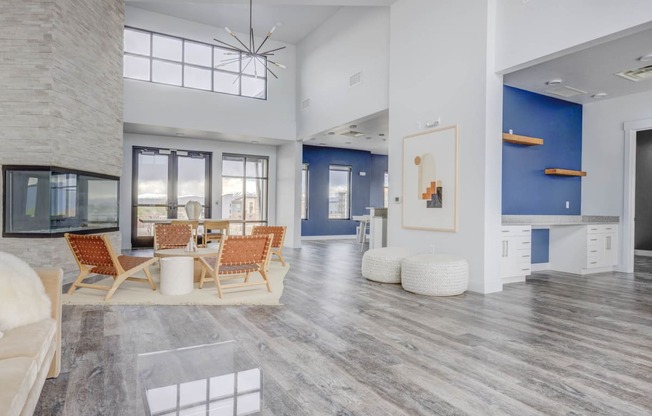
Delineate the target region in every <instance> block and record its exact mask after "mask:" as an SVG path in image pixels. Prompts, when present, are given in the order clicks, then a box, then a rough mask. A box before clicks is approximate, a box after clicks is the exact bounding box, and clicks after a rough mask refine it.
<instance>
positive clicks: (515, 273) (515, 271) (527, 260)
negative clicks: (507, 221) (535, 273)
mask: <svg viewBox="0 0 652 416" xmlns="http://www.w3.org/2000/svg"><path fill="white" fill-rule="evenodd" d="M500 243H501V244H500V249H501V257H500V277H501V278H502V279H503V283H514V282H524V281H525V276H527V275H529V274H530V273H531V271H532V263H531V260H532V227H531V226H529V225H504V226H503V227H502V228H501V241H500Z"/></svg>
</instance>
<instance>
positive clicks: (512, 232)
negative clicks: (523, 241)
mask: <svg viewBox="0 0 652 416" xmlns="http://www.w3.org/2000/svg"><path fill="white" fill-rule="evenodd" d="M500 234H501V236H502V237H529V236H530V234H532V227H530V226H529V225H507V226H503V227H502V229H501V230H500Z"/></svg>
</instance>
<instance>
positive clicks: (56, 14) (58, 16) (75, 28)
mask: <svg viewBox="0 0 652 416" xmlns="http://www.w3.org/2000/svg"><path fill="white" fill-rule="evenodd" d="M0 7H1V8H2V12H1V13H0V165H7V164H12V165H53V166H60V167H66V168H71V169H80V170H86V171H91V172H98V173H104V174H109V175H115V176H120V175H121V173H122V117H123V115H122V101H123V80H122V48H123V40H122V39H123V25H124V1H123V0H50V1H31V0H0ZM0 210H1V207H0ZM0 213H1V212H0ZM3 218H4V217H3V216H0V223H1V221H2V220H3ZM111 240H112V241H113V243H114V244H115V247H116V248H117V249H119V248H120V247H121V244H120V234H119V233H112V235H111ZM0 250H1V251H8V252H10V253H14V254H16V255H18V256H20V257H22V258H24V259H25V260H27V261H28V262H29V263H30V264H32V265H34V266H45V265H55V266H61V267H63V268H64V270H66V272H69V274H70V273H71V272H72V271H74V270H76V266H75V263H74V260H73V258H72V255H71V254H70V250H69V249H68V247H67V245H66V243H65V241H64V239H63V238H56V239H49V238H48V239H22V238H20V239H19V238H1V237H0Z"/></svg>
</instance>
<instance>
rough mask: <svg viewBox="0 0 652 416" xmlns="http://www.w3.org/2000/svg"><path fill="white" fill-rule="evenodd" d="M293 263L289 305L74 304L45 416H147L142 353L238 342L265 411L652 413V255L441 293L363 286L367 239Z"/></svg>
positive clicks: (306, 253)
mask: <svg viewBox="0 0 652 416" xmlns="http://www.w3.org/2000/svg"><path fill="white" fill-rule="evenodd" d="M285 252H286V253H287V256H286V258H287V259H288V261H289V262H290V263H291V268H290V272H289V273H288V275H287V277H286V280H285V292H284V294H283V297H282V298H281V302H282V303H283V304H284V306H278V307H262V306H228V307H205V306H115V307H109V306H97V307H89V306H65V307H64V313H63V371H62V373H61V375H60V376H59V378H57V379H54V380H48V381H47V382H46V384H45V387H44V389H43V393H42V395H41V399H40V401H39V405H38V408H37V411H36V414H37V415H48V416H52V415H141V414H143V413H144V410H143V404H142V398H141V397H140V392H139V390H138V388H137V381H136V380H137V375H136V355H137V354H139V353H143V352H150V351H157V350H164V349H171V348H179V347H185V346H191V345H197V344H204V343H211V342H218V341H225V340H232V339H233V340H236V341H237V342H238V344H239V345H240V346H241V348H242V349H243V350H244V351H245V352H246V353H247V354H248V355H249V356H251V357H252V358H253V359H254V360H256V361H257V362H258V364H259V365H260V366H261V369H262V371H263V375H264V382H265V386H266V387H265V397H264V401H263V414H266V415H267V414H269V415H374V416H375V415H436V414H440V415H583V414H584V415H650V414H652V259H650V260H647V259H638V258H637V262H636V267H637V272H636V273H635V274H620V273H602V274H597V275H592V276H585V277H581V276H576V275H571V274H564V273H541V272H540V273H534V274H533V276H532V277H531V278H529V279H528V280H527V282H526V283H517V284H512V285H508V286H505V290H504V291H503V292H501V293H496V294H492V295H487V296H481V295H477V294H472V293H468V294H465V295H462V296H456V297H449V298H430V297H424V296H418V295H414V294H410V293H408V292H404V291H403V290H402V289H401V287H400V285H383V284H378V283H373V282H369V281H366V280H365V279H363V278H362V277H361V275H360V260H361V253H360V252H359V250H358V249H357V246H355V245H354V243H353V241H345V240H342V241H314V242H306V243H304V247H303V249H302V250H286V251H285ZM227 296H228V294H227Z"/></svg>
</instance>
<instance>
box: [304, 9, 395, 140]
mask: <svg viewBox="0 0 652 416" xmlns="http://www.w3.org/2000/svg"><path fill="white" fill-rule="evenodd" d="M388 45H389V8H387V7H343V8H342V9H340V10H339V11H338V12H337V13H335V15H333V17H331V18H330V19H329V20H327V21H326V22H325V23H324V24H323V25H322V26H320V27H319V28H317V29H316V30H315V31H314V32H312V33H311V34H310V35H308V36H307V37H306V38H305V39H304V40H303V41H302V42H301V43H300V44H299V45H298V47H297V61H298V65H299V66H298V96H297V108H298V109H299V110H298V111H299V114H298V137H300V138H305V137H309V136H310V135H313V134H316V133H320V132H322V131H325V130H327V129H330V128H332V127H335V126H338V125H341V124H345V123H348V122H350V121H353V120H357V119H359V118H362V117H366V116H368V115H370V114H374V113H377V112H379V111H382V110H385V109H387V107H388V97H387V93H388V90H387V85H388V83H389V74H388V71H389V46H388ZM357 72H362V74H363V81H362V83H361V84H358V85H356V86H354V87H353V88H350V87H349V79H350V77H351V75H353V74H355V73H357ZM305 99H310V107H309V108H308V109H307V110H300V108H301V102H302V101H303V100H305Z"/></svg>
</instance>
